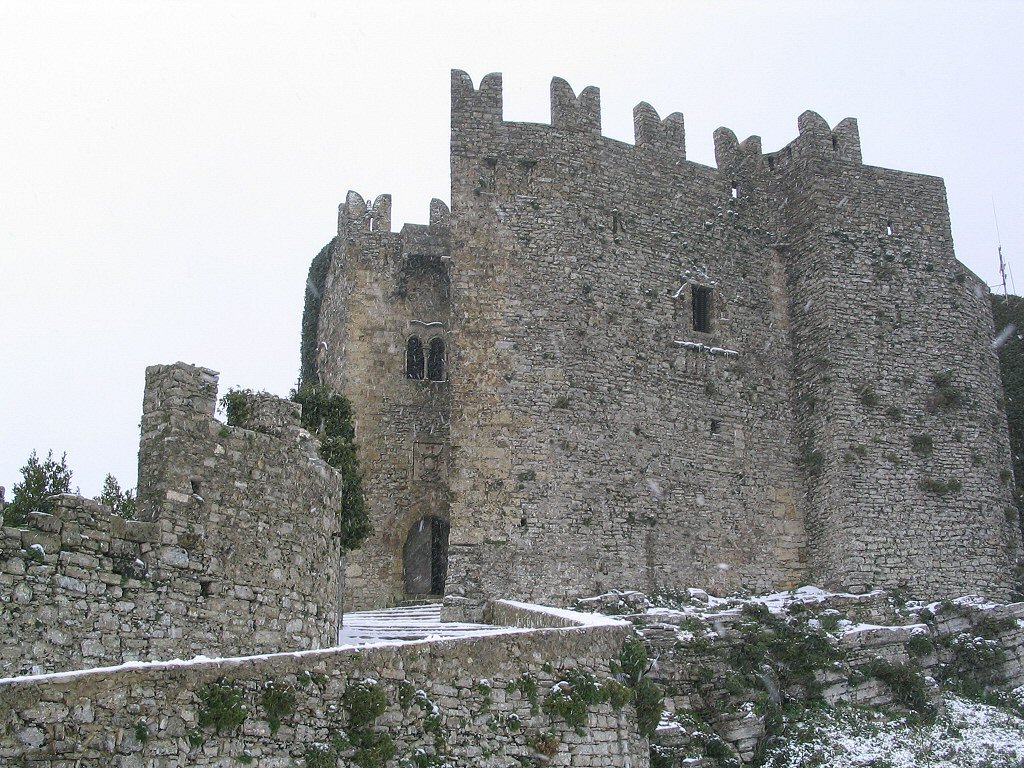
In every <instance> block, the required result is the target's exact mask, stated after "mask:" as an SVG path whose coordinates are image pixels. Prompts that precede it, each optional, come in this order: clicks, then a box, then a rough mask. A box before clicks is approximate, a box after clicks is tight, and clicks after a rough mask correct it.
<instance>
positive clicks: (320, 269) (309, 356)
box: [300, 240, 334, 384]
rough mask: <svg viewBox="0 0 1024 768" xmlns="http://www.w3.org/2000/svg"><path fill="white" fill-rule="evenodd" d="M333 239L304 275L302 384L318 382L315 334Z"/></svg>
mask: <svg viewBox="0 0 1024 768" xmlns="http://www.w3.org/2000/svg"><path fill="white" fill-rule="evenodd" d="M332 245H334V240H332V241H331V242H330V243H328V244H327V245H325V246H324V247H323V249H322V250H321V251H320V253H318V254H317V255H316V256H315V257H314V259H313V262H312V263H311V264H310V265H309V274H308V276H307V277H306V292H305V293H306V295H305V301H304V303H303V308H302V343H301V346H300V357H301V360H302V368H301V373H300V376H301V380H302V382H303V383H304V384H316V383H318V382H319V378H318V374H317V370H316V346H317V335H318V334H319V332H320V306H321V304H322V303H323V293H324V287H325V285H326V283H327V272H328V271H329V270H330V268H331V246H332Z"/></svg>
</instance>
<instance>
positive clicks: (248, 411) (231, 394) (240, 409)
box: [220, 387, 267, 428]
mask: <svg viewBox="0 0 1024 768" xmlns="http://www.w3.org/2000/svg"><path fill="white" fill-rule="evenodd" d="M266 394H267V393H266V392H255V391H253V390H251V389H242V388H241V387H232V388H231V389H229V390H228V391H227V392H225V393H224V394H223V395H221V398H220V407H221V408H222V409H223V411H224V418H225V420H226V421H227V423H228V426H229V427H246V428H249V426H248V422H249V420H250V419H251V418H252V415H253V413H254V409H255V406H256V399H257V398H258V397H259V396H260V395H266Z"/></svg>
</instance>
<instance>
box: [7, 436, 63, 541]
mask: <svg viewBox="0 0 1024 768" xmlns="http://www.w3.org/2000/svg"><path fill="white" fill-rule="evenodd" d="M21 477H22V481H21V482H20V483H15V484H14V498H13V499H12V500H11V503H10V504H8V505H7V506H5V507H4V525H8V526H15V527H18V526H24V525H25V524H26V523H27V521H28V516H29V513H30V512H43V513H46V514H50V513H52V512H53V502H51V501H50V497H51V496H54V495H56V494H58V493H68V492H70V490H71V470H70V469H69V468H68V465H67V454H66V453H65V454H62V455H61V457H60V461H59V462H58V461H56V460H55V459H54V458H53V451H50V452H49V453H48V454H47V455H46V461H43V462H40V461H39V457H38V456H36V452H35V451H32V454H31V455H30V456H29V457H28V461H27V462H26V463H25V466H23V467H22V468H21Z"/></svg>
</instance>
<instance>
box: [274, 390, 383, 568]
mask: <svg viewBox="0 0 1024 768" xmlns="http://www.w3.org/2000/svg"><path fill="white" fill-rule="evenodd" d="M292 400H294V401H295V402H297V403H299V404H300V405H301V406H302V426H303V427H305V428H306V429H307V430H309V431H310V432H311V433H313V434H314V435H316V436H317V437H318V438H320V456H321V458H323V460H324V461H326V462H327V463H328V464H330V465H331V466H332V467H334V468H335V469H337V470H340V471H341V476H342V491H341V513H340V515H339V524H340V528H341V546H342V548H343V549H346V550H351V549H357V548H358V547H359V546H360V545H361V544H362V543H363V541H365V540H366V537H367V536H369V535H370V533H372V532H373V528H372V526H371V525H370V516H369V514H368V513H367V511H366V501H365V496H364V494H363V476H362V472H360V469H359V458H358V456H357V455H356V445H355V429H354V428H353V426H352V403H350V402H349V400H348V398H347V397H345V396H344V395H339V394H338V393H337V392H332V391H331V390H329V389H327V388H326V387H324V386H322V385H320V384H306V385H304V386H302V387H300V388H299V390H298V391H296V392H295V393H294V394H293V395H292Z"/></svg>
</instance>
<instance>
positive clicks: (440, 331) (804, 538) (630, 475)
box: [303, 71, 1020, 614]
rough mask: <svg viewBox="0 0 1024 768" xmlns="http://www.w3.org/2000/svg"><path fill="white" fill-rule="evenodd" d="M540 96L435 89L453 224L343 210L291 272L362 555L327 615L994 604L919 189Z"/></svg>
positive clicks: (972, 358) (845, 149) (961, 393)
mask: <svg viewBox="0 0 1024 768" xmlns="http://www.w3.org/2000/svg"><path fill="white" fill-rule="evenodd" d="M634 124H635V135H636V141H635V144H633V145H630V144H626V143H623V142H619V141H615V140H612V139H609V138H606V137H604V136H602V135H601V111H600V96H599V92H598V90H597V89H596V88H586V89H585V90H583V91H582V92H581V93H580V94H579V95H578V96H577V95H575V94H574V92H573V91H572V89H571V88H570V86H569V85H568V84H567V83H566V82H565V81H563V80H560V79H557V78H556V79H555V80H554V81H553V82H552V85H551V124H550V125H539V124H530V123H515V122H507V121H505V120H504V119H503V114H502V85H501V76H500V75H498V74H491V75H488V76H486V77H485V78H483V80H482V81H481V82H480V85H479V87H478V88H474V86H473V83H472V82H471V80H470V78H469V76H468V75H466V74H465V73H463V72H459V71H455V72H453V74H452V105H451V126H452V133H451V201H452V206H451V211H450V212H449V210H448V209H447V208H446V207H445V205H444V204H443V203H441V202H440V201H437V200H435V201H433V202H432V204H431V209H430V223H429V225H426V226H414V225H406V226H405V227H403V229H402V231H401V232H398V233H395V232H392V231H391V225H390V198H389V197H388V196H387V195H381V196H380V197H378V198H376V200H374V201H373V202H372V203H370V202H369V201H364V200H363V199H362V198H361V197H360V196H359V195H357V194H356V193H353V192H350V193H349V194H348V196H347V198H346V200H345V203H344V204H343V205H342V206H341V209H340V215H339V224H338V234H337V236H336V237H335V238H334V239H333V240H332V241H331V243H330V244H329V245H328V247H327V248H325V249H324V251H323V252H322V253H321V254H320V256H318V257H317V259H316V260H315V261H314V265H313V269H312V270H311V281H310V285H311V295H312V296H315V297H316V299H317V300H316V301H312V302H307V316H306V318H305V323H304V332H305V336H304V340H303V347H304V361H303V368H304V376H305V377H307V378H309V377H311V376H318V377H319V379H320V380H322V381H323V382H325V383H327V384H328V385H330V386H332V387H334V388H336V389H338V390H340V391H342V392H343V393H344V394H346V395H347V396H348V397H349V398H350V399H351V401H352V403H353V408H354V412H355V414H356V421H357V435H356V439H357V442H358V444H359V448H360V456H361V461H362V464H363V468H364V471H365V473H366V478H365V483H364V486H365V488H366V490H367V500H368V505H369V507H370V510H371V513H372V516H373V522H374V527H375V529H376V535H375V536H374V537H373V538H372V539H371V540H370V541H369V542H367V544H365V545H364V546H363V548H362V549H361V550H359V551H356V552H354V553H352V555H351V556H350V558H349V560H348V565H347V573H346V577H347V578H346V607H347V608H348V607H355V608H361V607H371V606H381V605H386V604H391V603H394V602H396V601H399V600H402V599H406V598H409V597H415V596H423V595H429V594H440V593H442V592H444V593H445V594H446V595H447V597H448V600H447V602H448V604H450V606H452V608H453V609H454V608H455V607H457V606H462V607H463V608H464V609H465V610H464V611H463V613H469V614H472V613H473V612H474V610H475V607H476V606H478V605H480V604H482V603H483V602H484V601H485V600H486V599H487V598H489V597H495V596H515V597H516V598H520V599H527V600H533V601H537V602H548V603H560V604H564V603H566V602H568V601H570V600H571V599H572V598H574V597H576V596H579V595H582V594H595V593H599V592H602V591H604V590H606V589H609V588H612V587H615V588H636V589H641V590H644V591H648V592H650V591H652V590H659V589H680V588H684V587H686V586H691V585H699V586H703V587H706V588H709V589H712V590H719V591H728V590H733V589H737V588H742V587H745V588H750V589H753V590H769V589H773V588H784V587H789V586H793V585H796V584H800V583H809V582H810V583H818V584H822V585H824V586H828V587H834V588H841V589H847V590H853V591H860V590H864V589H866V588H867V587H868V586H869V585H870V586H875V587H889V588H901V589H905V590H909V591H910V592H911V593H914V594H921V595H929V596H933V597H939V596H944V595H955V594H962V593H964V592H981V593H986V594H991V595H994V596H1002V597H1005V596H1007V595H1008V594H1009V589H1010V582H1011V573H1012V566H1013V563H1014V562H1015V560H1016V558H1017V556H1018V554H1019V550H1020V540H1019V538H1020V536H1019V528H1018V526H1017V524H1016V522H1015V521H1014V520H1013V519H1012V516H1011V515H1010V514H1009V512H1008V509H1009V508H1010V505H1011V501H1012V499H1011V483H1012V479H1011V477H1010V474H1009V448H1008V443H1007V429H1006V418H1005V415H1004V413H1003V410H1002V408H1001V397H1002V390H1001V385H1000V381H999V373H998V364H997V359H996V356H995V353H994V352H993V350H992V348H991V340H992V320H991V314H990V309H989V304H988V289H987V287H986V286H985V285H984V284H983V283H982V282H981V281H980V280H979V279H978V278H977V277H976V276H975V275H974V274H972V273H971V272H970V271H968V270H967V269H966V268H965V267H964V266H963V265H962V264H960V263H959V262H958V261H957V260H956V258H955V256H954V253H953V244H952V239H951V235H950V224H949V214H948V209H947V205H946V199H945V191H944V187H943V183H942V181H941V179H938V178H935V177H931V176H923V175H919V174H912V173H905V172H901V171H893V170H888V169H883V168H876V167H872V166H868V165H864V164H863V162H862V160H861V148H860V141H859V135H858V130H857V123H856V121H855V120H853V119H846V120H843V121H842V122H840V123H839V124H838V125H837V126H836V127H835V128H830V127H829V126H828V124H827V123H826V122H825V121H824V120H823V119H822V118H821V117H820V116H818V115H817V114H815V113H813V112H805V113H804V114H803V115H801V116H800V118H799V135H798V136H797V138H796V139H794V140H793V141H792V142H791V143H790V144H788V145H786V146H785V147H783V148H782V149H781V150H779V151H777V152H772V153H765V152H763V151H762V148H761V142H760V139H759V138H758V137H750V138H748V139H746V140H745V141H743V142H739V141H737V138H736V136H735V135H734V134H733V133H732V132H731V131H729V130H727V129H719V130H718V131H717V132H716V133H715V154H716V162H717V167H714V168H710V167H706V166H703V165H699V164H697V163H694V162H690V161H688V160H686V149H685V130H684V122H683V117H682V115H680V114H678V113H674V114H671V115H669V116H668V117H666V118H664V119H661V118H659V116H658V114H657V113H656V112H655V111H654V109H653V108H652V107H651V106H649V105H647V104H640V105H638V106H637V107H636V109H635V110H634Z"/></svg>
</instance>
